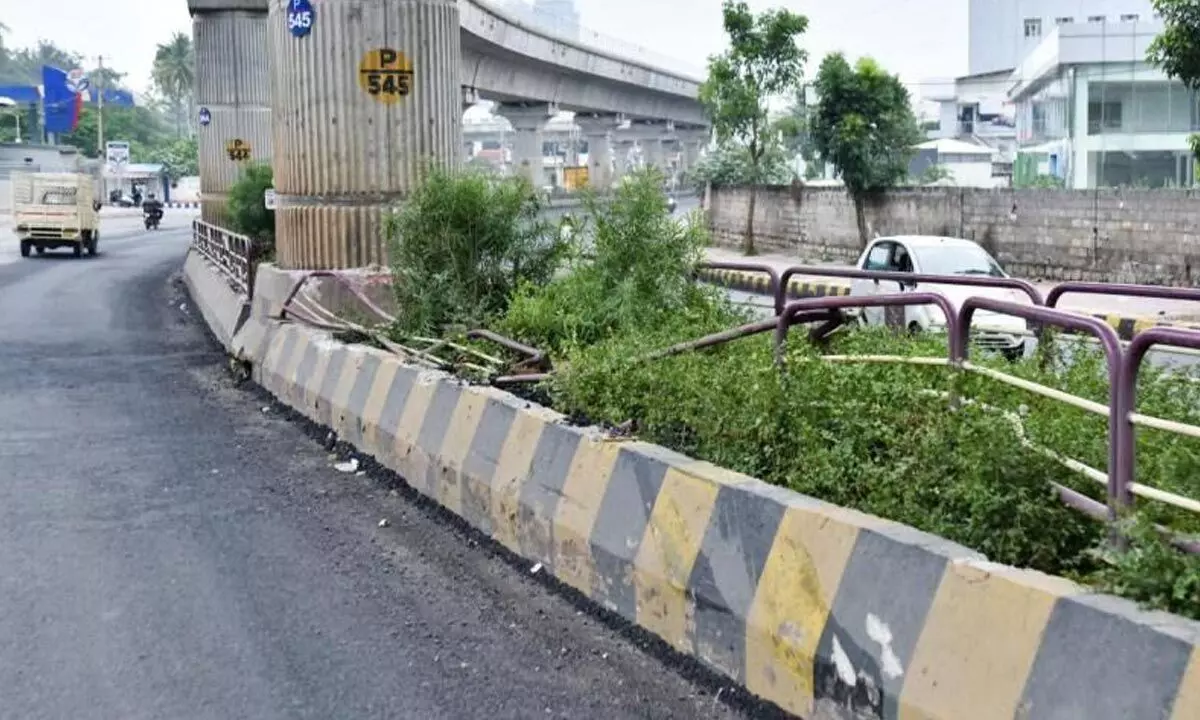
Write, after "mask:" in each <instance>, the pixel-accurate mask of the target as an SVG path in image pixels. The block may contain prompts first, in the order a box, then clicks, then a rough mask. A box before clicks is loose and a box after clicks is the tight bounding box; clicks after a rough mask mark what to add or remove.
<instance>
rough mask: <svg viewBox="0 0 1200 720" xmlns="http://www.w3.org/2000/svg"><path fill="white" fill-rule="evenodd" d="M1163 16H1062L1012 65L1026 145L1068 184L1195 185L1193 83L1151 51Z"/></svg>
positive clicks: (1198, 111) (1198, 123) (1198, 119)
mask: <svg viewBox="0 0 1200 720" xmlns="http://www.w3.org/2000/svg"><path fill="white" fill-rule="evenodd" d="M1161 31H1162V26H1161V25H1160V24H1159V23H1156V22H1126V23H1115V24H1114V23H1094V24H1084V25H1075V26H1060V27H1057V28H1055V29H1054V30H1053V31H1052V32H1051V33H1050V34H1049V35H1048V36H1047V37H1045V38H1043V40H1042V42H1041V44H1040V45H1038V47H1037V48H1036V49H1035V50H1034V51H1033V52H1032V53H1030V54H1029V55H1028V56H1027V57H1026V58H1025V60H1024V61H1022V63H1021V65H1020V66H1018V68H1017V69H1016V70H1015V71H1014V73H1013V76H1012V85H1011V87H1010V88H1009V93H1008V94H1009V98H1010V99H1011V100H1012V101H1013V102H1014V103H1015V108H1016V115H1017V136H1018V143H1019V144H1020V145H1021V147H1025V148H1027V147H1030V146H1033V148H1034V149H1036V151H1037V153H1036V154H1037V156H1038V157H1037V158H1036V160H1034V162H1039V163H1040V162H1041V156H1046V157H1048V158H1049V163H1048V164H1049V166H1050V167H1051V170H1052V172H1051V174H1054V175H1057V176H1058V177H1061V178H1062V179H1063V181H1064V184H1065V185H1066V186H1067V187H1074V188H1091V187H1112V186H1121V185H1131V186H1140V187H1178V186H1190V185H1192V184H1193V183H1194V182H1195V180H1196V177H1195V170H1194V167H1193V162H1192V154H1191V150H1190V147H1189V144H1188V136H1189V135H1191V134H1192V133H1193V132H1196V131H1197V130H1200V103H1197V95H1196V93H1195V92H1193V91H1190V90H1188V89H1187V88H1186V87H1184V85H1183V84H1182V83H1180V82H1176V81H1172V80H1170V79H1169V78H1167V76H1166V75H1165V74H1164V73H1163V72H1162V71H1161V70H1159V69H1158V68H1156V67H1154V66H1152V65H1150V64H1149V63H1147V62H1146V61H1145V57H1146V49H1147V48H1148V47H1149V45H1150V43H1151V42H1152V41H1153V40H1154V38H1155V37H1156V36H1157V35H1158V33H1159V32H1161Z"/></svg>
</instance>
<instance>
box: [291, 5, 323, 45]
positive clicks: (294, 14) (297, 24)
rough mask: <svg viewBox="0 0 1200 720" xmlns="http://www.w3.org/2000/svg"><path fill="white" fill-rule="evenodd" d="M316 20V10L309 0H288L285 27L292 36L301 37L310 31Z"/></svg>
mask: <svg viewBox="0 0 1200 720" xmlns="http://www.w3.org/2000/svg"><path fill="white" fill-rule="evenodd" d="M316 20H317V11H316V10H315V9H314V8H313V6H312V3H311V2H309V0H290V2H289V3H288V11H287V27H288V32H290V33H291V34H292V37H297V38H302V37H304V36H305V35H308V34H309V33H310V32H312V28H313V23H314V22H316Z"/></svg>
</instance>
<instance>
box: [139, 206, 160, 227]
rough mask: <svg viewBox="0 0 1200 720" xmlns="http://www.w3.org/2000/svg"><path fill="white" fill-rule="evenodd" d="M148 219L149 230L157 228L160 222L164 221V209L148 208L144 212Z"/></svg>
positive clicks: (146, 219)
mask: <svg viewBox="0 0 1200 720" xmlns="http://www.w3.org/2000/svg"><path fill="white" fill-rule="evenodd" d="M143 216H144V218H145V221H146V229H147V230H157V229H158V224H159V222H161V221H162V216H163V214H162V210H146V211H144V213H143Z"/></svg>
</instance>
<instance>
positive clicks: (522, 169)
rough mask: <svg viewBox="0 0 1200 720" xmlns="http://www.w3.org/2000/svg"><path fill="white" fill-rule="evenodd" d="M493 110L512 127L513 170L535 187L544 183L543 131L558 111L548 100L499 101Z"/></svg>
mask: <svg viewBox="0 0 1200 720" xmlns="http://www.w3.org/2000/svg"><path fill="white" fill-rule="evenodd" d="M495 112H496V114H497V115H499V116H501V117H503V118H504V119H505V120H508V122H509V124H511V125H512V127H513V134H512V162H513V168H514V171H515V172H516V173H517V174H520V175H523V176H524V177H525V179H526V180H528V181H529V182H530V184H532V185H533V187H535V188H540V187H542V186H543V185H545V184H546V180H545V174H546V170H545V167H546V163H545V160H543V159H542V155H543V153H542V131H543V130H545V129H546V123H548V122H550V118H552V117H554V114H555V113H556V112H558V110H557V108H555V107H554V106H553V105H551V104H550V103H536V102H535V103H500V104H498V105H497V106H496V110H495Z"/></svg>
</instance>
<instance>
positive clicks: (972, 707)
mask: <svg viewBox="0 0 1200 720" xmlns="http://www.w3.org/2000/svg"><path fill="white" fill-rule="evenodd" d="M255 326H256V322H255V321H254V320H253V319H252V321H251V322H248V323H247V328H246V331H245V332H251V333H252V332H259V334H260V336H261V337H260V339H259V340H256V341H250V342H247V343H246V344H245V347H246V348H247V352H248V353H252V354H251V355H248V357H249V359H251V361H252V362H253V364H254V368H255V370H254V373H255V379H256V380H257V381H258V382H259V383H260V384H261V385H262V386H263V387H265V388H266V389H267V390H269V391H270V392H271V393H273V394H274V395H275V396H276V397H278V398H279V399H280V400H281V401H283V402H285V403H287V404H289V405H291V406H292V407H294V408H296V409H297V410H299V411H301V412H302V413H304V414H305V415H307V416H308V417H309V418H311V419H313V420H315V421H317V422H319V423H322V424H325V425H328V426H330V427H331V428H333V429H335V430H337V432H338V433H340V435H341V437H342V438H344V439H346V440H348V441H350V442H353V443H354V444H355V445H357V446H358V447H359V448H360V450H361V451H362V452H364V453H367V454H369V455H371V456H373V457H375V458H376V459H378V460H379V461H380V462H382V463H383V464H385V465H387V466H388V467H390V468H392V469H394V470H396V471H397V472H398V473H400V474H401V475H402V476H403V477H404V478H405V479H406V480H407V481H408V482H409V483H410V484H411V485H412V486H413V487H414V488H416V489H417V490H419V491H420V492H422V493H424V494H425V495H427V496H428V497H430V498H433V499H434V500H436V501H437V502H438V503H440V504H441V505H442V506H444V507H446V508H447V509H449V510H450V511H452V512H454V513H457V514H458V515H459V516H461V517H462V518H463V519H464V520H466V521H467V522H469V523H470V524H471V525H473V526H474V527H476V528H478V529H479V530H481V531H482V532H484V533H486V534H488V535H489V536H490V537H492V538H494V539H495V540H496V541H497V542H499V543H501V544H503V545H504V546H506V547H508V548H510V549H511V550H513V551H514V552H516V553H519V554H520V555H522V556H524V557H526V558H529V559H530V560H531V561H537V562H541V563H543V564H544V566H545V568H546V569H547V571H549V572H551V573H553V574H554V575H555V576H556V577H557V578H558V579H559V580H561V581H562V582H564V583H566V584H568V585H570V586H572V587H574V588H576V589H577V590H579V591H580V592H581V593H583V594H585V595H586V596H588V597H589V598H591V599H592V600H593V601H595V602H596V603H598V604H600V605H602V606H604V607H606V608H609V609H611V610H612V611H614V612H616V613H619V614H620V615H621V616H623V617H625V618H628V619H629V620H631V621H633V622H636V623H637V624H638V625H640V626H641V627H643V628H645V629H647V630H649V631H651V632H653V633H655V634H656V635H657V636H659V637H660V638H662V639H663V640H664V641H666V642H667V643H669V644H670V645H671V646H672V647H674V648H676V649H677V650H679V651H680V652H682V653H685V654H688V655H691V656H693V657H696V658H698V659H699V660H701V661H702V662H704V663H705V664H707V665H708V666H710V667H712V668H714V669H716V670H718V671H719V672H721V673H724V674H726V675H727V676H728V677H730V678H732V679H734V680H736V681H738V682H740V683H742V684H744V686H745V687H746V688H747V689H748V690H750V691H751V692H752V693H754V694H756V695H759V696H761V697H763V698H766V699H768V700H771V701H773V702H775V703H777V704H778V705H779V706H781V707H783V708H784V709H786V710H789V711H791V712H793V713H795V714H797V715H799V716H801V717H804V718H856V719H857V718H898V719H903V720H908V719H918V718H919V719H923V720H991V719H993V718H995V719H999V718H1005V719H1006V720H1010V719H1012V718H1020V719H1022V720H1035V719H1041V718H1045V719H1047V720H1049V719H1055V720H1057V719H1061V718H1072V719H1074V718H1079V719H1086V720H1108V719H1111V720H1131V719H1140V718H1145V719H1147V720H1150V719H1153V720H1164V719H1165V720H1196V719H1197V718H1200V652H1198V651H1197V647H1198V641H1200V625H1197V624H1196V623H1192V622H1189V621H1185V620H1183V619H1181V618H1177V617H1174V616H1169V615H1166V614H1162V613H1145V612H1141V611H1139V610H1138V609H1137V608H1136V607H1134V606H1133V605H1132V604H1130V603H1128V602H1125V601H1123V600H1119V599H1117V598H1113V597H1109V596H1103V595H1096V594H1091V593H1089V592H1087V591H1086V590H1085V589H1083V588H1081V587H1079V586H1076V585H1074V584H1072V583H1069V582H1067V581H1065V580H1062V579H1059V578H1054V577H1049V576H1045V575H1041V574H1039V573H1034V572H1029V571H1022V570H1016V569H1013V568H1009V567H1005V566H1002V565H996V564H994V563H990V562H988V561H986V560H985V559H984V558H982V557H980V556H979V555H978V554H977V553H974V552H972V551H970V550H968V549H965V548H963V547H960V546H957V545H955V544H953V543H950V542H947V541H945V540H942V539H939V538H936V537H933V536H930V535H926V534H924V533H920V532H918V531H916V530H913V529H911V528H908V527H906V526H903V525H899V524H896V523H892V522H888V521H885V520H882V519H879V518H875V517H871V516H868V515H864V514H861V513H857V512H853V511H849V510H846V509H843V508H839V507H835V506H832V505H829V504H827V503H824V502H821V501H818V500H814V499H812V498H808V497H804V496H801V495H797V494H796V493H793V492H790V491H788V490H786V489H783V488H778V487H773V486H769V485H766V484H764V483H762V482H759V481H757V480H755V479H753V478H750V477H746V476H744V475H739V474H737V473H734V472H731V471H728V470H724V469H721V468H719V467H715V466H713V465H710V464H708V463H703V462H698V461H696V460H692V459H690V458H687V457H684V456H682V455H679V454H677V453H674V452H671V451H668V450H665V449H663V448H661V447H657V446H654V445H650V444H646V443H642V442H637V441H628V440H626V441H613V440H611V439H608V438H606V437H604V436H602V435H600V434H599V433H597V432H595V431H594V430H590V429H584V428H578V427H574V426H572V425H569V424H568V423H567V422H566V421H565V419H564V418H563V417H562V416H560V415H558V414H557V413H555V412H553V411H550V410H547V409H544V408H539V407H535V406H530V405H529V403H527V402H525V401H522V400H519V399H517V398H515V397H513V396H511V395H508V394H506V393H503V392H500V391H497V390H495V389H492V388H482V387H472V386H468V385H465V384H463V383H462V382H460V381H458V380H457V379H455V378H453V377H450V376H448V375H446V374H444V373H439V372H430V371H423V370H419V369H417V368H414V367H410V366H406V365H404V364H402V363H400V362H399V361H398V360H397V359H396V358H395V357H394V356H391V355H389V354H386V353H384V352H382V351H378V350H375V349H373V348H367V347H363V346H346V345H342V344H340V343H337V342H334V341H333V340H332V339H331V338H330V337H329V336H328V335H327V334H324V333H321V332H318V331H314V330H310V329H306V328H300V327H297V326H293V325H289V324H280V323H277V322H271V321H265V320H264V321H263V322H262V323H261V327H260V330H252V329H251V328H253V327H255Z"/></svg>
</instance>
